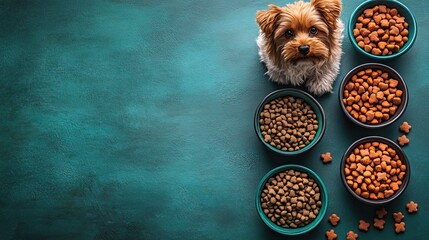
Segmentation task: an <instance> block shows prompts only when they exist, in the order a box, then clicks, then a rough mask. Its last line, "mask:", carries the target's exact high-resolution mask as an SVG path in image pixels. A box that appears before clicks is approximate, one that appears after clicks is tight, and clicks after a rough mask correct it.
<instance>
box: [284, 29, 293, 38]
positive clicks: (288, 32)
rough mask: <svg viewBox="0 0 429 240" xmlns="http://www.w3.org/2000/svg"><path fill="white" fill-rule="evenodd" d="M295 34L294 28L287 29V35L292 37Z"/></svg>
mask: <svg viewBox="0 0 429 240" xmlns="http://www.w3.org/2000/svg"><path fill="white" fill-rule="evenodd" d="M293 36H295V33H294V32H293V31H292V30H287V31H286V37H289V38H291V37H293Z"/></svg>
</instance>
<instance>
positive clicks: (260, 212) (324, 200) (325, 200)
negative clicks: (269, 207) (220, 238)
mask: <svg viewBox="0 0 429 240" xmlns="http://www.w3.org/2000/svg"><path fill="white" fill-rule="evenodd" d="M291 169H293V170H298V171H300V172H303V173H307V174H308V176H309V177H310V178H312V179H314V180H315V182H316V183H317V185H318V186H319V189H320V196H321V202H322V206H321V207H320V210H319V214H318V215H317V217H316V218H315V219H314V220H313V221H312V222H310V223H309V224H307V225H306V226H304V227H298V228H285V227H282V226H279V225H277V224H276V223H274V222H272V221H271V220H270V219H269V218H268V217H267V216H266V215H265V214H264V212H263V210H262V206H261V201H260V199H261V193H262V191H263V189H264V186H265V183H266V182H267V181H268V179H270V178H271V177H273V176H275V175H277V174H278V173H280V172H283V171H286V170H291ZM327 208H328V192H327V190H326V186H325V184H324V183H323V181H322V179H320V177H319V176H318V175H317V174H316V173H315V172H313V171H312V170H311V169H309V168H306V167H304V166H300V165H294V164H289V165H283V166H280V167H277V168H275V169H272V170H271V171H269V172H268V173H267V174H265V176H264V177H263V178H262V179H261V181H260V182H259V185H258V190H257V191H256V210H257V212H258V215H259V217H260V218H261V220H262V221H263V222H264V223H265V224H266V225H267V226H268V227H269V228H270V229H272V230H273V231H275V232H278V233H280V234H283V235H290V236H293V235H300V234H304V233H306V232H309V231H311V230H312V229H314V228H315V227H316V226H317V225H318V224H319V223H320V222H321V221H322V220H323V218H324V217H325V215H326V210H327Z"/></svg>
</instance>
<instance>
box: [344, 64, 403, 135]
mask: <svg viewBox="0 0 429 240" xmlns="http://www.w3.org/2000/svg"><path fill="white" fill-rule="evenodd" d="M339 101H340V105H341V108H342V109H343V112H344V113H345V114H346V116H347V117H348V118H349V119H350V120H351V121H352V122H354V123H356V124H358V125H359V126H362V127H366V128H380V127H384V126H387V125H389V124H391V123H393V122H394V121H396V120H397V119H398V118H399V117H400V116H401V115H402V114H403V113H404V111H405V109H406V107H407V104H408V88H407V85H406V84H405V81H404V80H403V78H402V77H401V75H399V73H398V72H396V71H395V70H394V69H392V68H391V67H389V66H387V65H384V64H379V63H366V64H362V65H360V66H357V67H356V68H354V69H352V70H351V71H350V72H349V73H347V75H346V76H345V77H344V79H343V80H342V82H341V84H340V90H339Z"/></svg>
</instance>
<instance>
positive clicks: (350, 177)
mask: <svg viewBox="0 0 429 240" xmlns="http://www.w3.org/2000/svg"><path fill="white" fill-rule="evenodd" d="M340 166H341V167H340V172H341V179H342V181H343V183H344V186H345V187H346V189H347V190H348V191H349V192H350V193H351V194H352V195H353V196H354V197H355V198H357V199H359V200H361V201H363V202H365V203H369V204H374V205H381V204H386V203H388V202H391V201H393V200H394V199H395V198H397V197H398V196H399V195H401V194H402V193H403V191H404V190H405V189H406V187H407V185H408V181H409V178H410V164H409V161H408V158H407V156H406V155H405V153H404V152H403V151H402V149H401V148H400V147H399V146H398V145H397V144H396V143H395V142H393V141H391V140H389V139H387V138H384V137H380V136H369V137H365V138H362V139H359V140H357V141H356V142H354V143H353V144H352V145H351V146H350V147H349V148H348V149H347V151H346V152H345V153H344V156H343V158H342V160H341V164H340Z"/></svg>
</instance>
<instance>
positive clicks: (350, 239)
mask: <svg viewBox="0 0 429 240" xmlns="http://www.w3.org/2000/svg"><path fill="white" fill-rule="evenodd" d="M358 237H359V235H357V233H355V232H353V231H349V232H348V233H347V236H346V239H347V240H357V239H358Z"/></svg>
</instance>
